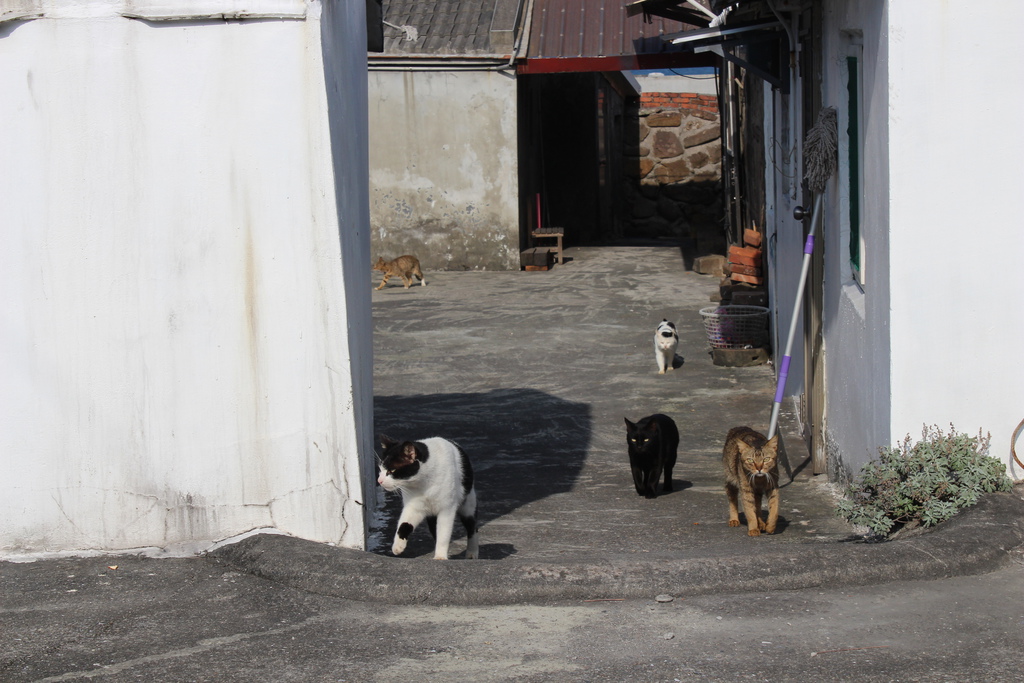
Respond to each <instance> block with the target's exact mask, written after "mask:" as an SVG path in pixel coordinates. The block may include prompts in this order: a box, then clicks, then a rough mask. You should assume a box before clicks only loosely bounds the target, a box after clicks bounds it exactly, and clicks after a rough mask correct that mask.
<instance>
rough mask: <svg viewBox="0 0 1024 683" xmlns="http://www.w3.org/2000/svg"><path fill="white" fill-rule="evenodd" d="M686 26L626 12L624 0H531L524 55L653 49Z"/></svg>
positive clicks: (540, 56)
mask: <svg viewBox="0 0 1024 683" xmlns="http://www.w3.org/2000/svg"><path fill="white" fill-rule="evenodd" d="M692 28H694V27H693V26H692V25H690V24H684V23H682V22H679V21H672V20H670V19H665V18H662V17H652V21H651V22H650V23H647V22H645V21H644V17H643V15H637V16H635V17H629V16H626V2H625V0H611V1H610V2H608V1H605V0H535V4H534V8H533V26H532V27H531V30H530V46H529V50H528V52H527V59H551V58H557V57H609V56H623V55H635V54H657V53H661V52H665V51H667V50H668V49H669V46H668V45H666V44H665V42H664V41H663V40H662V36H664V35H666V34H669V33H679V32H680V31H685V30H688V29H692Z"/></svg>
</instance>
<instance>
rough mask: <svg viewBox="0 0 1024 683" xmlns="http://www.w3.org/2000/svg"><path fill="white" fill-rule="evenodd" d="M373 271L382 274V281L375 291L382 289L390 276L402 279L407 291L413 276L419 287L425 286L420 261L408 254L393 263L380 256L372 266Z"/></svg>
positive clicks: (425, 282)
mask: <svg viewBox="0 0 1024 683" xmlns="http://www.w3.org/2000/svg"><path fill="white" fill-rule="evenodd" d="M373 269H374V270H379V271H382V272H383V273H384V279H383V280H381V281H380V285H379V286H378V287H377V289H383V288H384V285H386V284H387V283H388V280H389V279H391V276H392V275H397V276H398V277H400V278H402V282H403V283H405V288H406V289H409V286H410V285H411V284H412V276H413V275H415V276H416V277H418V278H419V279H420V284H421V285H423V286H424V287H426V286H427V281H426V279H425V278H424V277H423V271H422V270H420V260H419V259H418V258H416V257H415V256H412V255H410V254H406V255H405V256H399V257H398V258H396V259H395V260H394V261H385V260H384V257H383V256H381V257H379V258H378V259H377V263H375V264H373Z"/></svg>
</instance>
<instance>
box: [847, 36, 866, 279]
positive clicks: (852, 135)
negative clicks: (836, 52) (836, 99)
mask: <svg viewBox="0 0 1024 683" xmlns="http://www.w3.org/2000/svg"><path fill="white" fill-rule="evenodd" d="M851 47H853V50H851V54H849V55H848V56H847V58H846V88H847V94H848V97H847V109H846V120H847V129H846V136H847V142H848V144H847V146H846V153H847V164H848V168H849V175H848V176H847V178H848V183H849V187H848V188H847V189H848V190H849V195H848V196H849V198H850V200H849V216H848V219H849V226H850V242H849V248H850V267H851V268H852V270H853V277H854V279H855V280H856V281H857V283H858V284H860V285H861V286H863V285H864V238H863V234H862V232H861V206H862V201H863V187H862V186H861V177H862V176H861V162H862V159H861V153H862V150H863V147H862V140H861V118H862V115H861V114H862V112H861V107H862V93H863V89H862V86H861V59H860V54H861V52H860V47H859V46H851Z"/></svg>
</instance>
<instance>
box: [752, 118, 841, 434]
mask: <svg viewBox="0 0 1024 683" xmlns="http://www.w3.org/2000/svg"><path fill="white" fill-rule="evenodd" d="M838 147H839V129H838V125H837V123H836V110H835V107H824V108H823V109H822V110H821V111H820V112H818V120H817V121H816V122H815V123H814V126H813V127H812V128H811V129H810V130H809V131H807V137H806V138H804V167H805V170H804V180H805V181H806V182H807V189H809V190H810V191H811V192H813V193H814V212H813V213H812V214H811V228H810V230H809V231H808V233H807V241H806V242H805V243H804V262H803V267H802V268H801V269H800V280H799V282H798V283H797V289H796V302H795V303H794V304H793V320H792V321H791V322H790V325H789V338H788V339H787V340H786V353H785V354H784V355H783V356H782V364H781V365H780V366H779V384H778V387H777V388H776V389H775V403H774V404H773V405H772V418H771V421H770V422H769V424H768V438H769V439H771V438H772V437H773V436H775V431H776V428H777V427H778V425H779V407H780V406H781V405H782V394H783V393H784V392H785V390H786V378H787V377H788V376H789V362H790V360H791V354H792V353H793V339H794V338H795V337H796V324H797V321H798V320H799V316H798V315H797V314H798V313H799V312H800V306H801V304H802V303H803V300H804V285H805V284H806V283H807V272H808V271H809V270H810V267H811V254H813V253H814V232H815V230H816V229H817V227H818V221H819V219H820V218H821V200H822V199H823V198H824V197H825V185H826V184H828V179H829V178H831V177H832V174H833V173H835V170H836V165H837V164H838V158H837V153H836V150H837V149H838Z"/></svg>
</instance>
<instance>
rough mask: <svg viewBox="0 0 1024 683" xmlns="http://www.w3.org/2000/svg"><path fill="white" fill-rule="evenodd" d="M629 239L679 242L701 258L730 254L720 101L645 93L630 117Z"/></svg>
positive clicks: (628, 160) (678, 94)
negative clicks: (632, 131) (632, 135)
mask: <svg viewBox="0 0 1024 683" xmlns="http://www.w3.org/2000/svg"><path fill="white" fill-rule="evenodd" d="M628 116H629V117H630V118H631V119H634V120H635V121H636V128H635V130H636V140H635V141H634V142H629V141H627V142H626V168H627V175H628V177H629V178H630V179H631V180H632V181H633V182H631V183H627V188H626V198H627V202H628V205H629V218H628V235H629V236H630V237H633V238H648V239H665V240H675V241H678V242H680V243H681V244H683V246H684V247H689V248H691V249H692V250H693V251H694V253H695V254H696V255H704V254H710V253H719V254H724V253H725V247H726V237H725V231H724V228H723V220H724V210H723V198H722V184H721V180H722V147H721V129H720V125H719V116H718V105H717V100H716V98H715V97H714V96H712V95H698V94H694V93H644V94H643V97H642V98H641V99H640V101H639V102H638V103H637V104H636V105H635V106H634V108H633V109H631V110H630V111H629V112H628Z"/></svg>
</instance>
